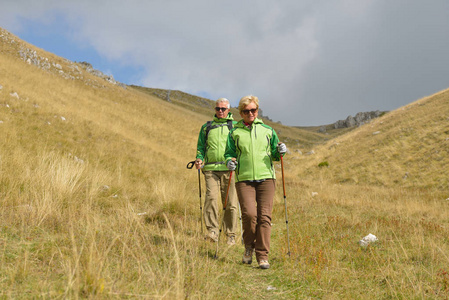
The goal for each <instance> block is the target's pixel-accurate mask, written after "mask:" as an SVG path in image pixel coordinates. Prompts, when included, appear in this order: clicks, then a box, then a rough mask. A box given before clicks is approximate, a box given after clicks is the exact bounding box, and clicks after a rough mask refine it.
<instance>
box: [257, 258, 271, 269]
mask: <svg viewBox="0 0 449 300" xmlns="http://www.w3.org/2000/svg"><path fill="white" fill-rule="evenodd" d="M259 268H261V269H269V268H270V264H269V263H268V260H261V261H259Z"/></svg>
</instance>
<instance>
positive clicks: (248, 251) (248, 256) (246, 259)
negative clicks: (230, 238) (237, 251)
mask: <svg viewBox="0 0 449 300" xmlns="http://www.w3.org/2000/svg"><path fill="white" fill-rule="evenodd" d="M253 253H254V248H253V247H251V246H246V247H245V252H243V258H242V263H244V264H248V265H250V264H251V263H252V262H253Z"/></svg>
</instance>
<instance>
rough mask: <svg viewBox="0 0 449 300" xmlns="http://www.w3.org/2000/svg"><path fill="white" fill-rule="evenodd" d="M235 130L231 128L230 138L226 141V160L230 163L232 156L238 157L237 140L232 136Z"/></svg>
mask: <svg viewBox="0 0 449 300" xmlns="http://www.w3.org/2000/svg"><path fill="white" fill-rule="evenodd" d="M233 131H234V130H231V131H230V132H229V134H228V140H227V142H226V150H225V155H224V157H225V161H226V163H228V161H229V160H230V159H232V158H234V157H235V158H237V150H236V147H235V141H234V138H233V137H232V132H233Z"/></svg>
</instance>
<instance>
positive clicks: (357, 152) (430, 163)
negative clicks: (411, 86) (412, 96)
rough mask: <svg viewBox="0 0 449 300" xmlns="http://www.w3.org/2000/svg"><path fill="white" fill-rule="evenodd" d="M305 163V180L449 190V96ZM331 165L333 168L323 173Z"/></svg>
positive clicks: (412, 107) (382, 122) (414, 106)
mask: <svg viewBox="0 0 449 300" xmlns="http://www.w3.org/2000/svg"><path fill="white" fill-rule="evenodd" d="M315 152H316V153H317V155H315V156H314V157H308V158H303V159H302V160H301V161H302V162H303V163H304V165H305V166H307V167H306V168H305V170H304V171H303V172H304V173H301V172H300V173H299V174H301V176H314V173H316V172H319V173H323V174H326V175H327V176H329V177H330V178H332V181H334V182H337V183H343V182H352V183H363V184H375V185H384V186H402V187H426V188H437V189H443V190H444V189H446V190H447V189H448V188H449V155H448V154H449V90H444V91H441V92H439V93H436V94H434V95H432V96H429V97H425V98H423V99H420V100H417V101H415V102H413V103H410V104H409V105H406V106H404V107H402V108H400V109H397V110H396V111H393V112H390V113H388V114H386V115H384V116H383V117H381V118H379V119H376V120H373V121H372V122H371V123H369V124H366V125H364V126H361V127H360V128H358V129H356V130H354V131H352V132H350V133H347V134H345V135H344V136H341V137H338V138H335V139H334V140H332V141H330V142H328V143H326V144H325V145H323V146H320V147H318V148H317V149H315ZM323 162H327V164H328V167H322V168H320V167H318V164H320V163H323Z"/></svg>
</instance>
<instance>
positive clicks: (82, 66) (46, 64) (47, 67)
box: [0, 28, 126, 88]
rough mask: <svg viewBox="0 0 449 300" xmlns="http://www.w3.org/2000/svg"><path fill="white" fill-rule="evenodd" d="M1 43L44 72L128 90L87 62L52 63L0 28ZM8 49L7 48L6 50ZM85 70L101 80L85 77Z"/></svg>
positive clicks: (99, 86)
mask: <svg viewBox="0 0 449 300" xmlns="http://www.w3.org/2000/svg"><path fill="white" fill-rule="evenodd" d="M0 42H2V43H5V44H6V45H8V46H9V47H8V50H6V51H9V52H11V53H14V52H15V54H16V55H18V56H19V57H20V58H21V59H22V60H23V61H24V62H26V63H27V64H29V65H34V66H36V67H38V68H39V69H42V70H44V71H47V72H50V73H53V74H58V75H59V76H61V77H63V78H65V79H68V80H82V81H84V82H85V83H86V84H87V85H91V86H94V87H98V88H103V87H105V85H104V82H102V80H104V81H107V82H109V83H111V84H114V85H119V86H122V87H124V88H126V85H125V84H122V83H120V82H117V81H115V80H114V77H113V76H112V75H105V74H103V73H102V72H101V71H98V70H95V69H94V68H93V67H92V65H91V64H90V63H87V62H80V63H77V62H72V61H70V60H68V59H65V58H63V59H61V60H60V62H56V61H52V59H51V58H48V57H45V56H42V55H41V53H40V52H41V51H36V50H33V49H31V47H29V46H28V45H27V43H25V42H22V41H21V40H20V39H18V38H16V37H15V36H14V35H12V34H11V33H9V32H8V31H6V30H4V29H2V28H0ZM5 49H6V48H5ZM83 70H84V71H86V72H88V73H90V74H92V75H94V76H96V77H98V79H101V80H99V81H98V80H95V79H94V80H92V79H89V78H86V76H83V75H84V74H83Z"/></svg>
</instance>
